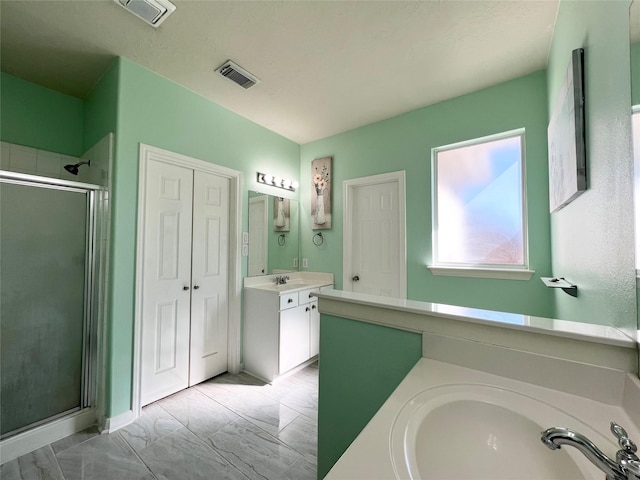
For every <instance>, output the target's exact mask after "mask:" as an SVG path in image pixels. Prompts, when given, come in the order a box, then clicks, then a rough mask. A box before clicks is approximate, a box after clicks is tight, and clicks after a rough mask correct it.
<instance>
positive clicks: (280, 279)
mask: <svg viewBox="0 0 640 480" xmlns="http://www.w3.org/2000/svg"><path fill="white" fill-rule="evenodd" d="M287 280H289V275H276V285H286V283H287Z"/></svg>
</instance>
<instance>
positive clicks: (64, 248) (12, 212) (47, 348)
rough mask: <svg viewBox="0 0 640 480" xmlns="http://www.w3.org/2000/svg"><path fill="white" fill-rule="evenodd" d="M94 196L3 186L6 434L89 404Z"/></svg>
mask: <svg viewBox="0 0 640 480" xmlns="http://www.w3.org/2000/svg"><path fill="white" fill-rule="evenodd" d="M91 195H92V194H91V192H88V191H86V190H83V189H77V188H71V187H62V186H55V185H47V184H37V183H26V182H21V181H16V180H6V179H3V180H1V183H0V219H1V224H0V361H1V363H0V386H1V389H0V427H1V430H0V437H2V438H5V437H8V436H10V435H13V434H15V433H19V432H21V431H23V430H25V429H28V428H30V427H33V426H36V425H38V424H40V423H43V422H45V421H47V420H50V419H52V418H56V417H59V416H62V415H64V414H67V413H71V412H73V411H76V410H80V409H81V408H83V407H86V406H88V405H87V403H88V401H89V400H88V397H87V395H86V391H85V388H86V384H87V371H88V370H87V369H88V365H87V363H88V362H86V361H85V360H84V356H85V351H86V350H87V348H88V347H87V341H86V338H87V335H88V333H89V328H88V318H87V317H88V316H87V312H88V311H89V306H88V305H87V298H89V295H88V292H89V288H90V285H89V279H90V278H91V275H90V269H89V268H88V265H90V263H91V262H90V256H91V245H92V238H91V235H90V232H91V230H92V229H91V226H92V221H91V216H90V215H89V213H90V211H91V201H90V199H91Z"/></svg>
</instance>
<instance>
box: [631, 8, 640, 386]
mask: <svg viewBox="0 0 640 480" xmlns="http://www.w3.org/2000/svg"><path fill="white" fill-rule="evenodd" d="M629 21H630V23H629V32H630V37H631V38H630V42H631V105H632V115H633V117H632V122H631V123H632V128H633V133H632V139H633V158H634V168H635V209H636V212H635V214H636V271H640V0H634V2H633V3H632V4H631V8H630V11H629ZM638 375H639V376H640V311H639V312H638Z"/></svg>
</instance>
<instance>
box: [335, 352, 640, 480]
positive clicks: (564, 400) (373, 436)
mask: <svg viewBox="0 0 640 480" xmlns="http://www.w3.org/2000/svg"><path fill="white" fill-rule="evenodd" d="M594 388H597V385H596V386H594ZM610 421H616V422H617V423H619V424H621V425H623V426H624V427H625V428H626V430H627V432H628V433H629V435H630V437H631V438H632V439H636V441H638V440H640V433H639V432H638V429H637V426H635V425H634V424H633V423H632V421H631V419H630V418H629V417H628V416H627V414H626V413H625V411H624V410H623V409H622V408H621V407H620V406H615V405H608V404H605V403H601V402H598V401H595V400H590V399H587V398H583V397H578V396H575V395H572V394H568V393H564V392H560V391H557V390H551V389H548V388H543V387H539V386H536V385H532V384H528V383H524V382H519V381H516V380H512V379H508V378H504V377H500V376H496V375H492V374H488V373H485V372H480V371H476V370H472V369H468V368H464V367H459V366H456V365H451V364H447V363H442V362H438V361H435V360H430V359H426V358H423V359H421V360H420V361H419V362H418V364H417V365H416V366H415V367H414V368H413V369H412V370H411V372H410V373H409V374H408V375H407V377H406V378H405V379H404V380H403V381H402V382H401V384H400V385H399V386H398V388H397V389H396V390H395V391H394V393H393V394H392V395H391V396H390V397H389V399H388V400H387V401H386V402H385V403H384V405H383V406H382V407H381V408H380V410H379V411H378V413H377V414H376V415H375V416H374V418H373V419H372V420H371V421H370V422H369V424H368V425H367V426H366V427H365V429H364V430H363V431H362V432H361V433H360V435H359V436H358V437H357V438H356V440H355V441H354V442H353V443H352V444H351V446H350V447H349V448H348V449H347V451H346V452H345V453H344V454H343V455H342V457H341V458H340V460H339V461H338V462H337V463H336V464H335V465H334V467H333V468H332V469H331V471H330V472H329V474H328V475H327V476H326V477H325V478H326V479H327V480H356V479H363V480H364V479H366V480H374V479H381V480H394V479H412V480H418V479H423V480H445V479H449V480H467V479H468V480H471V479H473V480H484V479H487V480H489V479H491V480H547V479H548V480H552V479H557V480H573V479H575V480H578V479H580V480H603V479H604V474H603V473H602V472H601V471H600V470H599V469H598V468H596V467H595V466H594V465H593V464H591V463H590V462H589V461H588V460H587V459H586V458H585V457H584V456H583V455H582V454H581V453H580V452H578V451H577V450H576V449H574V448H571V447H567V446H565V447H562V448H561V449H560V450H555V451H552V450H549V449H548V448H547V447H546V446H545V445H543V444H542V442H541V441H540V433H541V432H542V431H543V430H545V429H546V428H548V427H552V426H562V427H567V428H571V429H573V430H576V431H578V432H580V433H582V434H584V435H586V436H587V437H589V438H590V439H591V441H593V442H594V443H595V444H596V445H597V446H598V447H599V448H600V449H601V450H602V451H603V452H604V453H605V454H607V455H609V456H610V457H612V458H615V453H616V451H617V444H616V442H615V439H614V437H613V436H612V435H611V434H610V433H609V422H610Z"/></svg>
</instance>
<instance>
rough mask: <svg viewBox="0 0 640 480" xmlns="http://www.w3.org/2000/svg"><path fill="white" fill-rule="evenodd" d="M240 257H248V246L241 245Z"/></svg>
mask: <svg viewBox="0 0 640 480" xmlns="http://www.w3.org/2000/svg"><path fill="white" fill-rule="evenodd" d="M242 256H243V257H248V256H249V245H242Z"/></svg>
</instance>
